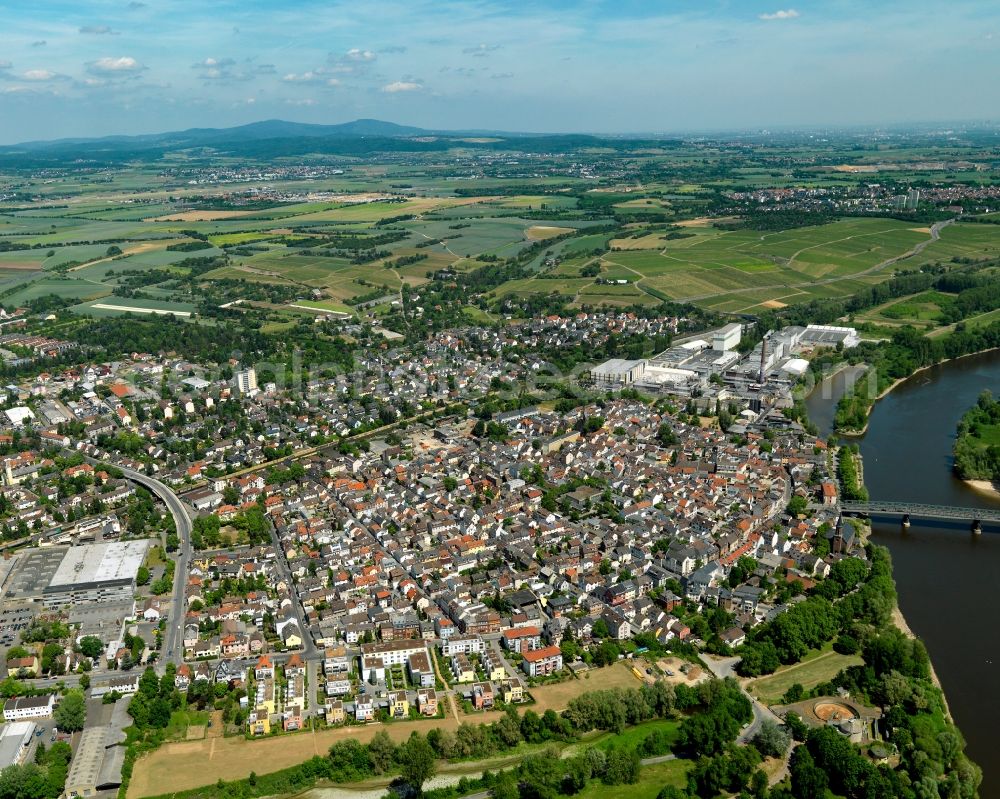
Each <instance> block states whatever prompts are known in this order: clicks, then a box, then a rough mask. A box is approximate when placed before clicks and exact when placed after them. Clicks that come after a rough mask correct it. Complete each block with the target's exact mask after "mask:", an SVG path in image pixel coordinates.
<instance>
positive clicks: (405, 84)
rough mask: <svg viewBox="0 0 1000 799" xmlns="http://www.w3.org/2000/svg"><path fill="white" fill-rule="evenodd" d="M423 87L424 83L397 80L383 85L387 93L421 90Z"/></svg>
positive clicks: (383, 89)
mask: <svg viewBox="0 0 1000 799" xmlns="http://www.w3.org/2000/svg"><path fill="white" fill-rule="evenodd" d="M423 88H424V87H423V85H422V84H420V83H416V82H415V81H411V80H396V81H393V82H392V83H387V84H386V85H385V86H383V87H382V91H384V92H385V93H386V94H398V93H399V92H419V91H420V90H421V89H423Z"/></svg>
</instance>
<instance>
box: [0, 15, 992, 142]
mask: <svg viewBox="0 0 1000 799" xmlns="http://www.w3.org/2000/svg"><path fill="white" fill-rule="evenodd" d="M522 5H523V4H519V3H513V2H485V1H484V0H470V1H468V2H449V0H435V1H434V2H431V1H430V0H410V1H409V2H402V0H387V2H378V3H357V2H354V3H346V2H318V1H314V0H303V1H302V2H295V3H294V4H287V3H279V2H263V0H243V1H242V2H239V3H237V2H233V1H232V0H216V2H212V3H204V2H192V0H148V2H140V1H139V0H131V1H130V0H84V1H82V2H68V1H67V0H41V2H36V3H33V4H31V5H28V6H26V5H25V4H24V3H21V2H10V1H9V0H0V11H2V12H3V19H4V34H3V47H2V49H0V143H7V144H9V143H14V142H19V141H26V140H31V139H51V138H60V137H67V136H104V135H111V134H136V133H152V132H161V131H166V130H178V129H182V128H188V127H228V126H231V125H239V124H243V123H247V122H253V121H256V120H261V119H268V118H280V119H289V120H296V121H302V122H315V123H337V122H344V121H348V120H352V119H356V118H359V117H360V118H377V119H384V120H389V121H393V122H398V123H401V124H407V125H416V126H420V127H425V128H432V129H473V128H478V129H493V130H508V131H538V132H542V131H546V132H570V131H592V132H602V133H627V132H661V131H662V132H683V131H691V130H719V129H728V130H734V129H750V128H760V127H793V126H849V125H862V124H899V123H907V122H916V121H922V120H927V119H942V120H945V119H956V120H957V119H967V120H983V119H990V118H994V119H995V118H998V117H1000V114H998V108H997V105H996V99H997V93H996V88H995V79H996V65H997V63H998V58H997V57H998V55H1000V51H998V46H1000V4H996V3H991V2H985V0H955V1H954V2H951V3H948V4H941V3H933V4H932V3H930V2H925V1H922V0H920V1H917V2H901V1H900V0H886V2H879V3H877V4H872V3H865V2H860V0H826V1H825V2H821V1H820V0H805V1H802V2H800V1H799V0H778V1H777V2H757V0H747V1H746V2H734V1H733V0H704V2H700V3H697V2H694V1H693V0H660V1H659V2H639V1H638V0H618V2H605V1H604V0H589V1H586V0H585V1H584V2H569V0H551V1H550V2H541V3H537V4H533V6H532V7H531V8H524V7H522Z"/></svg>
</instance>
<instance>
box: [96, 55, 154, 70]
mask: <svg viewBox="0 0 1000 799" xmlns="http://www.w3.org/2000/svg"><path fill="white" fill-rule="evenodd" d="M87 68H88V69H89V70H90V71H91V72H98V73H101V74H109V73H110V74H116V73H117V74H121V73H129V72H141V71H142V70H143V69H145V67H144V66H143V65H142V64H140V63H139V62H138V61H136V60H135V59H134V58H132V56H127V55H123V56H119V57H118V58H111V57H107V56H106V57H104V58H98V59H97V60H96V61H94V62H92V63H90V64H89V65H88V67H87Z"/></svg>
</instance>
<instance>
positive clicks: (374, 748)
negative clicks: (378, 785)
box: [368, 730, 396, 774]
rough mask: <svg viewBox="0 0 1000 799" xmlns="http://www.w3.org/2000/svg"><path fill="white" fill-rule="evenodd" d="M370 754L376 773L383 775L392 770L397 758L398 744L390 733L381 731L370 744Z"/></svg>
mask: <svg viewBox="0 0 1000 799" xmlns="http://www.w3.org/2000/svg"><path fill="white" fill-rule="evenodd" d="M368 752H369V754H370V755H371V759H372V766H373V767H374V768H375V773H376V774H382V773H384V772H386V771H388V770H389V769H390V768H392V762H393V760H394V759H395V757H396V744H394V743H393V742H392V739H391V738H390V737H389V733H387V732H386V731H385V730H379V731H378V732H377V733H375V736H374V737H373V738H372V739H371V741H370V742H369V744H368Z"/></svg>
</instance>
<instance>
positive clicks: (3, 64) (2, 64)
mask: <svg viewBox="0 0 1000 799" xmlns="http://www.w3.org/2000/svg"><path fill="white" fill-rule="evenodd" d="M12 66H14V65H13V64H12V63H11V62H10V61H5V60H3V59H0V69H10V68H11V67H12Z"/></svg>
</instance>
